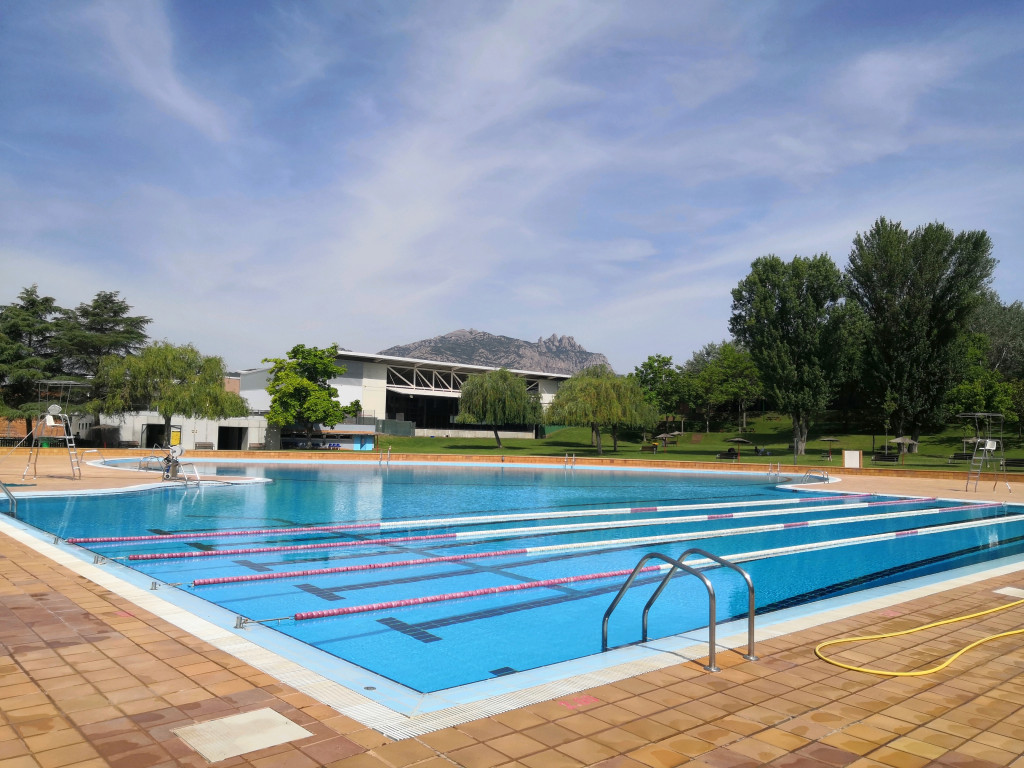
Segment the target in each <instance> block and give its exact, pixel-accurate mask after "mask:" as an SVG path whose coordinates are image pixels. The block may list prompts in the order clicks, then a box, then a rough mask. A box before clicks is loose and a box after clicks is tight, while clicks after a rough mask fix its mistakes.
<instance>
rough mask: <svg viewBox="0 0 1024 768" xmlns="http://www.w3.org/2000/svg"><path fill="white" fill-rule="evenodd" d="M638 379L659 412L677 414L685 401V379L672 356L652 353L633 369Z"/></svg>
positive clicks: (632, 376)
mask: <svg viewBox="0 0 1024 768" xmlns="http://www.w3.org/2000/svg"><path fill="white" fill-rule="evenodd" d="M629 376H630V377H631V378H633V379H635V380H636V382H637V384H638V385H639V386H640V389H641V390H643V392H644V394H645V395H646V396H647V399H648V400H649V401H650V402H651V404H652V405H653V406H654V408H655V409H656V410H657V412H658V414H675V413H678V411H679V404H680V403H681V402H682V401H683V399H684V398H683V380H682V375H681V374H680V372H679V367H678V366H675V365H673V364H672V358H671V356H666V355H651V356H650V357H648V358H647V359H646V360H645V361H644V362H642V363H641V364H640V365H638V366H637V367H636V368H634V369H633V372H632V373H631V374H629Z"/></svg>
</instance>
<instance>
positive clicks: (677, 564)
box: [601, 547, 757, 672]
mask: <svg viewBox="0 0 1024 768" xmlns="http://www.w3.org/2000/svg"><path fill="white" fill-rule="evenodd" d="M690 555H699V556H700V557H703V558H706V559H708V560H710V561H712V562H713V563H717V564H718V565H719V566H723V567H725V568H730V569H732V570H734V571H736V572H737V573H738V574H740V576H742V577H743V580H744V581H745V582H746V584H747V652H746V653H745V654H743V658H745V659H747V660H749V661H757V656H756V655H755V654H754V607H755V600H754V583H753V582H752V581H751V580H750V575H749V574H748V573H747V572H746V571H744V570H743V569H742V568H740V567H739V566H738V565H736V564H735V563H732V562H730V561H728V560H726V559H725V558H722V557H718V556H717V555H713V554H711V553H710V552H707V551H706V550H703V549H698V548H696V547H694V548H691V549H688V550H686V551H685V552H683V554H681V555H680V556H679V557H678V558H671V557H668V556H667V555H663V554H661V553H660V552H649V553H647V554H646V555H644V556H643V557H642V558H640V562H638V563H637V564H636V567H635V568H633V571H632V572H631V573H630V575H629V578H627V579H626V581H625V582H624V583H623V585H622V586H621V587H620V588H619V592H618V594H617V595H615V599H614V600H612V602H611V605H609V606H608V610H606V611H605V612H604V619H603V620H602V622H601V651H602V652H604V651H607V650H609V648H608V621H609V619H611V616H612V613H613V612H614V611H615V609H616V607H618V605H619V603H620V602H622V598H623V597H625V596H626V593H627V592H628V591H629V588H630V587H631V586H632V585H633V582H634V581H635V580H636V578H637V576H639V575H640V574H641V573H643V572H644V571H648V570H650V568H649V567H645V566H646V564H647V562H648V561H650V560H661V561H662V562H664V563H667V564H668V565H669V566H670V568H669V571H668V573H666V574H665V577H664V578H663V579H662V580H661V584H659V585H658V588H657V589H656V590H655V591H654V594H653V595H651V597H650V599H649V600H648V601H647V603H646V604H645V605H644V610H643V618H642V634H641V640H640V642H642V643H646V642H647V639H648V638H647V616H648V614H649V613H650V611H651V606H653V605H654V603H655V602H657V600H658V598H659V597H661V593H662V592H664V591H665V588H666V587H667V586H668V583H669V582H670V581H671V580H672V577H673V576H675V575H676V572H677V571H685V572H686V573H689V574H690V575H692V576H696V577H697V578H698V579H700V580H701V582H702V583H703V584H704V588H705V589H706V590H707V592H708V663H707V664H706V665H704V669H706V670H707V671H708V672H718V671H719V668H718V666H717V665H716V664H715V649H716V645H715V628H716V625H717V620H716V618H715V614H716V610H715V608H716V606H715V588H714V586H713V585H712V584H711V581H710V580H708V577H707V576H705V575H704V574H703V573H701V572H700V571H699V570H698V569H697V568H694V567H691V566H688V565H686V564H685V563H684V562H683V561H684V560H686V558H687V557H689V556H690Z"/></svg>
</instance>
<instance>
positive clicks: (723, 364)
mask: <svg viewBox="0 0 1024 768" xmlns="http://www.w3.org/2000/svg"><path fill="white" fill-rule="evenodd" d="M714 364H715V365H716V366H717V367H718V368H719V369H721V371H722V374H721V377H720V378H721V382H722V383H721V387H722V393H723V395H724V397H725V400H726V402H732V403H734V404H735V405H736V412H737V415H738V419H737V420H738V422H739V427H740V429H745V428H746V426H747V408H748V407H749V406H750V404H751V403H752V402H754V401H755V400H757V398H759V397H761V393H762V392H763V391H764V388H763V386H762V385H761V375H760V374H759V373H758V372H757V366H756V365H755V364H754V359H753V358H752V357H751V356H750V353H749V352H747V351H746V350H745V349H742V348H741V347H739V346H738V345H736V344H733V343H732V342H731V341H723V342H722V344H721V345H720V346H719V348H718V355H717V357H716V359H715V361H714Z"/></svg>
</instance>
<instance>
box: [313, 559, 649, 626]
mask: <svg viewBox="0 0 1024 768" xmlns="http://www.w3.org/2000/svg"><path fill="white" fill-rule="evenodd" d="M667 567H668V566H665V565H649V566H647V567H646V568H641V569H640V572H641V573H646V572H649V571H660V570H663V569H664V568H667ZM632 572H633V569H632V568H626V569H624V570H621V571H605V572H604V573H585V574H581V575H579V576H563V577H562V578H559V579H544V580H542V581H525V582H521V583H518V584H505V585H504V586H501V587H482V588H480V589H468V590H466V591H465V592H448V593H446V594H443V595H427V596H425V597H410V598H407V599H405V600H389V601H387V602H384V603H367V604H366V605H351V606H348V607H347V608H327V609H324V610H322V611H305V612H303V613H296V614H295V616H294V617H293V618H294V619H295V620H296V621H305V620H306V619H325V618H330V617H332V616H348V615H350V614H353V613H369V612H370V611H383V610H387V609H389V608H404V607H406V606H410V605H425V604H427V603H440V602H444V601H447V600H460V599H465V598H467V597H482V596H483V595H497V594H501V593H502V592H518V591H520V590H524V589H537V588H539V587H555V586H558V585H559V584H572V583H573V582H576V581H591V580H593V579H610V578H614V577H616V576H627V575H629V574H630V573H632Z"/></svg>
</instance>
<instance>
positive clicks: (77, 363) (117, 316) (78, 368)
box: [52, 291, 152, 377]
mask: <svg viewBox="0 0 1024 768" xmlns="http://www.w3.org/2000/svg"><path fill="white" fill-rule="evenodd" d="M131 309H132V308H131V306H130V305H129V304H128V302H126V301H124V300H123V299H122V298H121V297H120V294H119V293H118V292H117V291H100V292H99V293H97V294H96V296H95V297H93V300H92V301H91V302H90V303H88V304H84V303H83V304H79V305H78V307H77V308H76V309H73V310H61V311H60V317H59V318H58V319H57V320H56V322H55V328H54V334H53V339H52V347H53V353H54V355H55V356H56V357H57V358H58V359H59V360H60V369H61V373H62V374H63V375H65V376H79V377H91V376H95V375H96V372H97V371H98V370H99V364H100V359H101V358H103V357H106V356H107V355H119V356H121V357H124V356H125V355H131V354H135V353H136V352H138V351H139V350H140V349H141V348H142V347H143V346H144V345H145V344H146V342H147V341H148V340H149V337H148V336H147V335H146V327H147V326H148V325H149V324H150V323H151V322H152V320H151V319H150V318H148V317H144V316H142V315H131V314H129V313H130V312H131Z"/></svg>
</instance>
